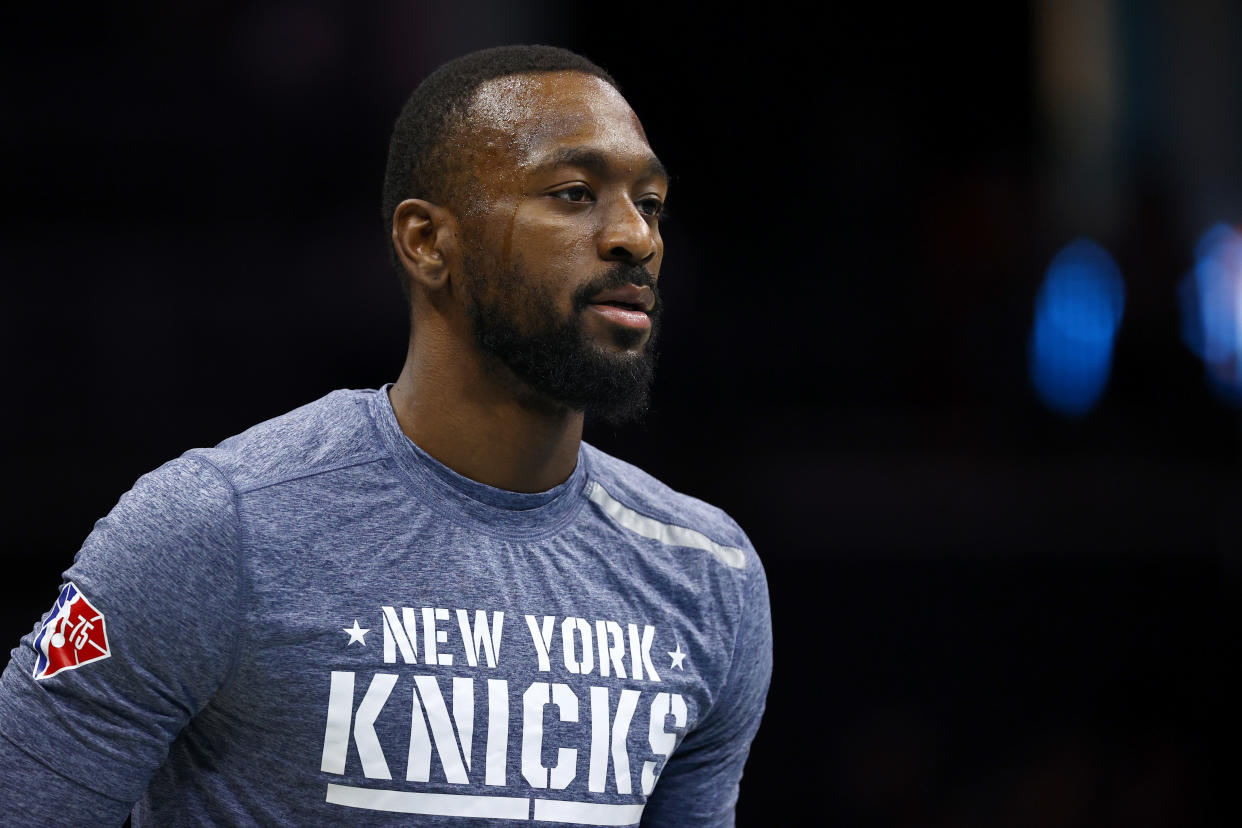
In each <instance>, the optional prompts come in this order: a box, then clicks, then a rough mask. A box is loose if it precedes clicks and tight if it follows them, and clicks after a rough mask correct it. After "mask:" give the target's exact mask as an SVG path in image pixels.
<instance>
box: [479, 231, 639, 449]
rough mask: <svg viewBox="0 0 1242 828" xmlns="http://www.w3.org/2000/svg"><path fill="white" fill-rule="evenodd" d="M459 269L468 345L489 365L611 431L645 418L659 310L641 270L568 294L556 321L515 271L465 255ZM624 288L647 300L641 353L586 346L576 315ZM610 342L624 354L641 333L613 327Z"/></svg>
mask: <svg viewBox="0 0 1242 828" xmlns="http://www.w3.org/2000/svg"><path fill="white" fill-rule="evenodd" d="M463 264H464V265H465V270H466V274H467V278H466V280H465V287H466V293H467V294H468V295H469V297H470V300H471V301H470V307H469V315H470V320H471V323H472V324H473V326H474V335H475V339H476V340H477V341H478V344H479V348H480V349H481V350H482V352H483V354H484V355H485V357H486V358H487V359H488V360H489V361H490V362H492V363H493V364H499V365H500V366H503V367H504V368H505V369H507V370H508V373H509V374H511V375H512V376H513V377H515V378H517V379H518V380H519V381H520V383H521V385H523V386H524V387H525V390H528V391H530V392H533V393H534V396H535V397H536V398H537V399H541V400H543V401H545V402H550V403H552V404H554V405H557V406H564V407H566V408H570V409H573V410H574V411H585V412H586V413H587V414H588V415H590V416H592V417H594V418H599V419H601V420H603V421H604V422H607V423H609V424H611V425H619V424H621V423H625V422H629V421H633V420H636V419H639V418H640V417H641V416H642V415H643V414H645V413H646V412H647V408H648V405H649V404H650V398H651V381H652V378H653V376H654V373H655V360H656V339H657V335H658V333H659V328H660V312H661V310H662V308H663V305H662V303H661V300H660V293H659V291H658V290H657V289H656V280H655V278H654V277H652V275H651V274H650V273H648V272H647V269H646V268H645V267H643V266H641V265H624V264H618V265H616V266H615V267H613V268H612V269H611V270H609V271H608V272H607V273H605V274H604V275H603V276H601V277H599V278H597V279H594V280H592V281H590V282H588V283H587V284H585V285H582V286H581V287H579V288H578V289H577V290H575V291H574V294H573V297H572V299H573V310H572V312H571V313H570V314H569V316H568V317H562V316H560V312H559V311H558V310H557V307H556V301H555V299H554V297H553V295H552V292H551V291H550V290H548V289H546V288H544V287H542V286H540V285H538V284H536V283H535V282H536V280H534V279H531V278H528V277H526V276H525V275H524V274H523V272H522V270H521V268H520V267H519V266H518V265H514V266H513V267H512V268H510V269H509V270H508V271H507V272H497V270H496V269H495V268H489V267H487V266H486V265H485V264H483V263H482V262H478V261H475V257H474V256H472V255H470V254H467V255H466V256H465V261H464V262H463ZM628 284H635V285H638V286H640V287H643V286H646V287H649V288H651V290H652V292H653V293H654V294H655V307H654V308H652V309H651V312H650V314H649V316H650V317H651V335H650V336H649V337H648V339H647V342H646V344H645V345H644V346H643V349H642V350H641V351H639V352H637V353H630V352H626V353H617V352H612V351H609V350H606V349H604V348H601V347H600V346H598V345H596V344H594V343H593V342H591V341H590V339H589V338H588V337H587V334H586V330H585V326H584V325H583V321H582V311H583V310H585V309H586V307H587V305H589V304H590V299H591V297H593V296H595V295H597V294H598V293H600V291H603V290H608V289H611V288H616V287H622V286H624V285H628ZM519 320H521V321H522V323H524V324H521V325H519ZM612 338H613V341H614V343H615V344H617V345H618V346H621V347H622V348H632V347H633V346H634V345H636V344H637V343H638V342H639V341H640V340H641V339H642V332H641V331H635V330H631V329H628V328H621V327H616V328H614V329H613V330H612Z"/></svg>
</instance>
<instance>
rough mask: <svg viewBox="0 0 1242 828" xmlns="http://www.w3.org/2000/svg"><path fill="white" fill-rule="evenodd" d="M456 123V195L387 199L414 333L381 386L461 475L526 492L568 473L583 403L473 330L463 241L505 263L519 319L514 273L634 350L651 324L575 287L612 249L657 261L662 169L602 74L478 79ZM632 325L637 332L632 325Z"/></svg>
mask: <svg viewBox="0 0 1242 828" xmlns="http://www.w3.org/2000/svg"><path fill="white" fill-rule="evenodd" d="M467 125H468V128H467V129H465V130H463V133H465V134H464V135H462V136H460V137H459V139H458V140H459V141H460V144H459V146H461V152H462V153H463V156H462V157H463V158H466V159H468V160H469V162H470V166H471V169H472V173H471V175H470V181H469V182H468V185H467V186H466V187H465V188H458V189H466V190H467V191H468V193H467V197H465V198H463V202H464V203H462V204H446V205H437V204H432V203H430V202H427V201H424V200H421V199H410V200H407V201H404V202H402V203H401V204H400V205H398V207H397V209H396V211H395V212H394V214H393V229H392V237H393V243H394V247H395V249H396V251H397V255H398V257H399V259H400V261H401V263H402V265H403V266H404V268H405V270H406V271H407V272H408V273H409V276H410V279H411V287H412V289H411V293H412V301H411V317H412V322H413V324H412V325H411V335H410V342H409V348H408V351H407V354H406V361H405V366H404V367H403V369H402V371H401V375H400V377H399V378H398V380H397V382H396V383H395V384H394V385H393V387H392V388H391V389H390V392H389V396H390V399H391V400H392V404H393V410H394V411H395V412H396V415H397V422H398V423H399V424H400V426H401V429H402V431H404V432H405V434H406V435H407V436H408V437H409V438H410V439H411V440H413V441H414V442H415V443H416V444H417V445H418V446H419V447H421V448H422V449H423V450H424V451H426V452H427V453H428V454H430V455H431V456H432V457H434V458H436V459H437V460H439V461H440V462H441V463H443V464H445V465H446V466H448V467H449V468H451V469H453V470H454V471H456V472H458V473H459V474H462V475H464V476H465V477H468V478H471V479H473V480H477V481H479V482H481V483H486V484H488V485H490V486H494V487H496V488H501V489H508V490H510V491H518V492H537V491H544V490H547V489H550V488H552V487H554V486H556V485H558V484H560V483H563V482H564V481H565V480H567V479H568V478H569V476H570V475H571V474H572V473H573V470H574V467H575V465H576V463H577V458H578V447H579V443H580V442H581V440H582V423H583V412H581V411H575V410H573V409H570V408H568V407H567V406H565V405H562V404H560V403H558V402H557V401H555V400H550V399H547V398H546V397H542V396H541V395H539V394H537V393H536V392H534V391H533V390H532V389H530V388H529V387H527V386H526V385H525V383H523V382H522V381H521V380H519V379H518V378H517V377H515V376H514V375H513V374H512V372H510V371H509V370H508V369H507V368H505V367H504V366H503V365H500V364H498V363H497V362H496V360H495V359H494V358H491V357H490V356H489V355H487V354H485V353H484V352H482V351H481V350H480V348H479V346H478V344H477V342H476V339H475V336H474V332H473V330H472V325H471V322H470V317H469V314H468V308H469V307H470V302H471V299H470V296H469V295H468V292H467V291H466V290H465V289H464V286H465V285H466V284H467V282H466V280H468V279H470V277H471V274H470V273H469V272H468V271H467V269H466V268H464V267H463V254H465V253H466V252H467V246H469V251H470V254H471V260H472V261H473V262H482V263H484V264H485V266H487V267H488V268H489V269H494V272H496V273H508V272H510V271H511V270H513V269H514V268H516V272H517V273H518V274H519V275H520V281H521V282H522V283H521V284H515V285H512V286H509V285H508V283H506V289H507V290H512V291H514V292H515V296H516V301H513V309H514V317H515V321H516V322H517V323H518V324H519V326H520V327H522V328H523V330H526V329H527V327H528V326H530V325H531V324H533V321H532V320H529V319H526V318H525V317H524V315H523V311H524V308H523V305H522V303H521V301H520V297H521V292H522V291H523V289H524V288H527V287H535V286H538V287H539V288H541V289H546V290H549V291H551V293H552V295H553V296H554V297H555V299H556V307H557V309H558V311H559V312H560V313H561V314H563V315H564V316H568V315H569V314H572V313H575V312H577V313H580V314H582V316H583V320H582V321H583V324H584V331H585V335H586V336H587V338H588V340H589V343H590V346H591V347H596V348H600V349H602V350H604V351H606V352H607V353H609V354H610V355H612V356H613V357H615V358H616V359H618V360H625V359H638V358H639V356H640V353H641V350H642V346H643V345H644V344H645V342H646V340H647V335H646V334H643V335H641V336H638V337H635V335H634V334H633V332H632V331H630V332H627V331H624V330H620V329H618V327H617V325H616V323H615V322H613V321H610V320H609V319H608V318H607V316H606V315H605V314H601V313H599V312H597V311H596V310H595V309H593V308H591V307H588V308H586V309H583V310H581V311H574V309H573V305H572V302H571V296H572V294H573V292H574V290H575V289H576V288H578V287H579V286H581V285H583V284H585V283H587V282H590V281H591V280H592V279H595V278H598V277H599V276H601V275H602V274H603V273H605V272H606V271H608V270H610V269H611V268H613V267H615V265H616V264H617V263H618V262H622V263H625V264H639V265H642V266H644V267H646V269H647V270H648V272H650V273H651V274H652V276H654V277H658V275H659V271H660V264H661V261H662V259H663V255H664V243H663V241H662V240H661V238H660V231H659V211H660V209H661V207H662V204H663V202H664V199H665V198H666V196H667V191H668V179H667V177H666V175H665V174H664V172H663V168H662V167H661V166H660V163H659V161H658V160H656V156H655V154H654V153H653V152H652V151H651V147H650V146H649V145H648V143H647V137H646V134H645V133H644V132H643V128H642V125H641V124H640V123H639V121H638V117H637V116H636V115H635V114H634V112H633V110H632V109H631V108H630V106H629V104H628V103H626V101H625V99H624V98H623V97H621V94H620V93H619V92H617V91H616V90H615V89H614V88H613V87H611V86H610V85H608V84H607V83H605V82H604V81H602V80H600V79H598V78H596V77H594V76H591V75H586V74H582V73H579V72H543V73H534V74H526V75H514V76H509V77H504V78H497V79H494V80H492V81H488V82H486V83H484V84H483V85H481V86H480V87H479V90H478V91H477V93H476V95H475V98H474V102H473V106H472V107H471V109H470V110H469V112H468V114H467ZM636 339H637V341H635V340H636Z"/></svg>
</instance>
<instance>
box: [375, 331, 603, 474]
mask: <svg viewBox="0 0 1242 828" xmlns="http://www.w3.org/2000/svg"><path fill="white" fill-rule="evenodd" d="M426 344H427V345H430V343H426ZM436 355H439V356H441V357H447V358H445V359H436V358H435V357H436ZM516 382H517V380H516V379H514V378H512V377H508V378H505V377H498V376H497V375H496V371H495V370H494V369H492V368H490V367H489V366H487V365H485V364H484V361H483V360H482V359H481V358H479V357H477V355H473V354H471V355H466V354H462V353H460V351H458V352H457V353H453V352H452V350H447V349H443V348H435V347H419V348H415V345H414V342H413V340H411V342H410V348H409V351H408V353H407V355H406V360H405V367H404V368H402V369H401V376H400V377H399V378H398V379H397V382H396V383H395V384H394V385H393V386H392V388H391V389H389V392H388V397H389V399H390V400H391V401H392V408H393V411H394V412H395V413H396V415H397V423H398V424H399V425H400V426H401V430H402V431H403V432H405V435H406V436H407V437H409V438H410V439H411V440H413V441H414V443H415V444H416V445H417V446H418V447H419V448H421V449H422V450H423V451H425V452H427V453H428V454H429V455H431V456H432V457H434V458H435V459H436V460H438V461H439V462H441V463H443V464H444V465H446V466H448V467H449V468H450V469H452V470H453V471H455V472H457V473H458V474H460V475H462V476H464V477H468V478H470V479H471V480H475V481H478V482H479V483H484V484H486V485H488V486H493V487H495V488H497V489H506V490H508V491H513V492H541V491H546V490H547V489H551V488H553V487H554V486H557V485H559V484H561V483H564V482H565V481H566V480H568V479H569V476H570V475H571V474H573V471H574V467H575V466H576V465H577V462H578V446H579V444H580V443H581V442H582V420H583V417H582V412H579V411H572V410H569V409H567V408H564V407H563V406H555V405H550V404H548V403H546V402H543V401H539V400H534V399H531V398H530V396H529V395H527V394H522V393H519V392H518V391H517V390H515V383H516Z"/></svg>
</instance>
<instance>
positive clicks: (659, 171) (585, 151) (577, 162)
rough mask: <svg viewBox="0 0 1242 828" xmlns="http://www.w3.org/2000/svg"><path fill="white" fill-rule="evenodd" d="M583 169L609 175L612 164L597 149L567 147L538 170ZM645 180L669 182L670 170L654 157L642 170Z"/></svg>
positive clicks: (545, 161)
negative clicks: (652, 179)
mask: <svg viewBox="0 0 1242 828" xmlns="http://www.w3.org/2000/svg"><path fill="white" fill-rule="evenodd" d="M562 166H570V167H582V168H583V169H584V170H587V171H589V172H592V173H595V174H596V175H607V174H608V173H609V172H611V171H612V164H611V163H610V162H609V160H608V156H607V155H605V154H604V153H602V152H600V151H599V150H596V149H590V148H588V147H565V148H564V149H559V150H557V151H556V152H554V153H552V154H551V155H550V156H548V157H547V158H546V159H544V160H543V161H542V162H540V164H539V165H538V169H541V170H542V169H549V168H552V167H562ZM640 173H641V175H642V177H643V178H663V179H664V180H665V181H668V180H669V174H668V170H667V169H665V167H664V164H662V163H661V162H660V159H659V158H656V157H655V156H654V155H652V156H649V157H648V158H647V159H646V166H645V167H644V168H643V169H642V170H640Z"/></svg>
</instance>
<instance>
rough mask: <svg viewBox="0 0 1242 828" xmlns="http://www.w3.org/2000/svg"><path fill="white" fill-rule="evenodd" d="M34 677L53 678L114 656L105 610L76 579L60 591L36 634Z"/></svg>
mask: <svg viewBox="0 0 1242 828" xmlns="http://www.w3.org/2000/svg"><path fill="white" fill-rule="evenodd" d="M34 648H35V653H36V656H35V666H34V677H35V678H37V679H45V678H51V677H52V676H54V675H56V674H57V673H59V672H60V671H61V670H73V669H76V668H78V667H81V666H82V665H83V664H90V663H91V662H92V661H98V660H99V659H101V658H107V657H108V656H109V655H111V653H110V652H108V632H107V630H106V629H105V628H104V617H103V613H102V612H100V611H99V610H97V609H95V607H94V606H92V605H91V602H90V601H88V600H86V596H85V595H83V594H82V590H80V589H78V587H77V585H76V584H74V583H73V582H70V583H67V584H65V585H64V587H63V588H61V590H60V596H59V597H58V598H57V599H56V605H55V606H54V607H52V612H51V614H50V615H49V616H48V618H47V620H46V621H44V622H43V626H42V627H40V628H39V634H38V635H36V636H35V640H34Z"/></svg>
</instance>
